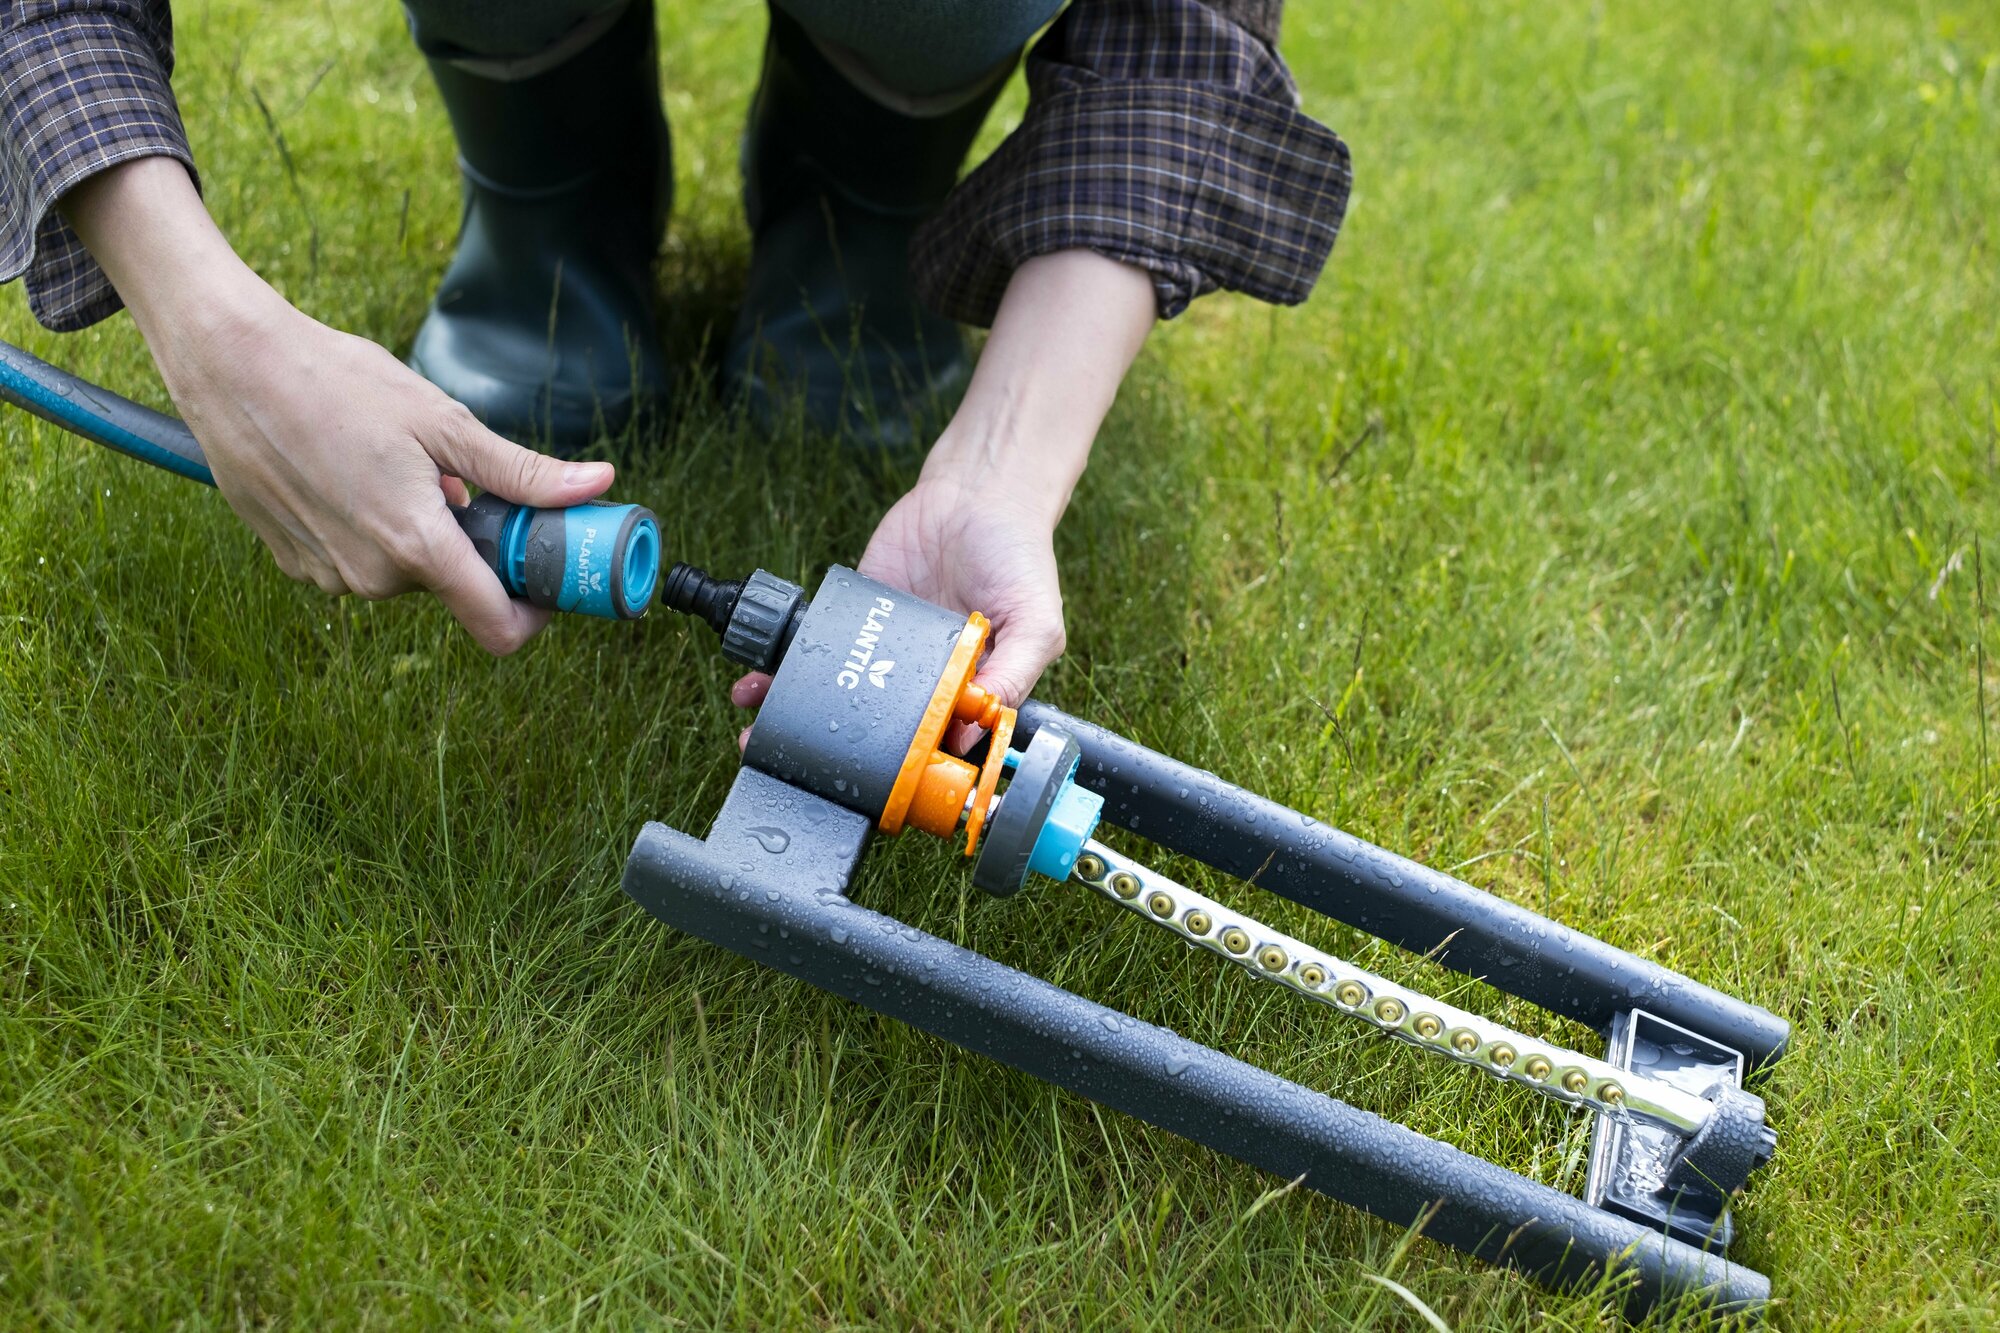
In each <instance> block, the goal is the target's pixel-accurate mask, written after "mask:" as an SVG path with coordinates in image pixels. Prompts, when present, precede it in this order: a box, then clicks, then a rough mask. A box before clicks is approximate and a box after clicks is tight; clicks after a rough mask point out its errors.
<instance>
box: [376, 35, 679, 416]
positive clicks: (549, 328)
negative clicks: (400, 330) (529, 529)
mask: <svg viewBox="0 0 2000 1333" xmlns="http://www.w3.org/2000/svg"><path fill="white" fill-rule="evenodd" d="M654 48H655V42H654V34H653V5H652V0H633V3H632V4H631V5H629V6H628V7H627V8H626V10H625V12H624V13H623V14H622V15H620V16H619V18H618V20H617V21H616V22H615V23H614V24H612V26H611V27H610V28H609V29H607V30H606V31H605V32H604V33H603V34H602V35H601V36H599V37H598V38H597V39H596V40H595V41H593V42H591V43H590V45H588V46H586V47H585V48H583V49H582V50H581V51H579V52H577V53H576V54H575V55H573V56H571V57H570V58H569V59H567V60H564V61H563V62H562V63H561V64H559V65H556V66H554V67H553V68H550V69H547V70H543V71H541V72H539V73H536V74H533V75H531V76H529V77H527V78H522V79H495V78H486V77H482V76H481V75H479V74H475V73H472V72H470V71H468V70H467V69H466V68H465V67H464V66H463V65H461V64H458V63H454V62H450V61H442V60H433V61H431V62H430V64H431V74H432V76H433V77H434V78H436V80H437V85H438V91H439V92H440V93H442V94H443V95H444V105H445V110H446V111H447V112H448V113H449V115H450V116H451V125H452V131H453V133H454V134H455V135H456V136H457V139H458V151H459V164H460V167H461V169H462V170H463V172H464V177H465V216H464V222H463V225H462V227H461V229H460V231H459V237H458V253H457V254H456V255H455V256H453V258H452V262H451V267H450V268H449V269H447V270H446V271H445V275H444V281H443V282H442V283H441V284H440V285H439V288H438V293H437V300H436V301H435V303H434V304H433V305H432V307H431V312H430V314H429V315H428V316H427V317H426V318H425V320H424V323H423V327H422V328H420V329H419V330H418V331H417V339H416V344H415V346H414V347H413V348H412V349H411V352H410V365H411V367H412V368H414V369H415V370H416V371H417V373H419V374H421V375H422V376H423V377H424V378H425V379H428V380H429V381H431V383H433V384H435V385H437V386H438V387H439V388H440V389H443V390H444V391H445V392H446V393H448V394H450V395H451V396H452V397H454V398H456V399H458V400H459V401H460V402H462V403H464V404H465V405H466V406H467V407H469V408H471V409H472V411H473V413H474V414H475V415H476V416H478V417H479V418H480V420H482V421H484V422H485V423H486V424H487V425H488V426H490V427H492V428H493V429H494V430H495V431H497V432H499V433H500V434H502V435H505V436H508V437H509V438H512V439H515V440H519V441H523V442H529V443H535V444H540V445H544V446H546V447H547V448H549V449H551V450H552V451H554V452H556V453H559V454H568V453H574V452H576V451H577V450H579V449H582V448H583V447H584V446H585V445H586V444H588V443H590V441H591V440H592V439H594V438H596V437H597V436H598V435H600V434H601V433H610V434H616V433H618V432H620V431H623V430H624V429H625V428H626V427H627V426H629V425H630V424H631V423H632V421H633V420H634V419H635V417H638V416H639V415H641V414H642V413H644V412H646V411H648V410H650V409H653V408H656V407H660V406H663V405H664V403H665V400H666V396H667V393H668V390H669V385H670V377H669V375H668V373H667V365H666V358H665V356H664V354H663V353H662V352H661V349H660V341H659V333H658V330H657V328H656V326H655V323H654V318H653V275H652V264H653V257H654V255H655V254H657V253H658V251H659V247H660V239H661V236H662V235H663V234H664V232H665V229H666V219H667V211H668V207H669V205H670V204H671V202H672V196H673V169H672V158H671V146H670V142H669V139H668V136H667V121H666V115H665V113H664V111H663V110H662V109H661V106H660V83H659V61H658V58H657V53H656V51H655V49H654Z"/></svg>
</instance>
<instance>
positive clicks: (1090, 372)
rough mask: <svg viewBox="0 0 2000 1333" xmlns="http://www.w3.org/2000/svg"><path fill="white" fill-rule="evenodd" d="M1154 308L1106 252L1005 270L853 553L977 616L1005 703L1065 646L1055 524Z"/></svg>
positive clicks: (1149, 289)
mask: <svg viewBox="0 0 2000 1333" xmlns="http://www.w3.org/2000/svg"><path fill="white" fill-rule="evenodd" d="M1153 316H1154V295H1153V284H1152V279H1151V278H1150V277H1149V276H1148V275H1147V274H1146V273H1145V272H1143V271H1142V270H1140V269H1137V268H1132V267H1129V266H1128V265H1125V264H1121V263H1119V262H1118V261H1116V260H1113V259H1107V258H1105V257H1104V256H1103V255H1099V254H1093V253H1091V252H1090V251H1087V250H1065V251H1059V252H1057V253H1055V254H1047V255H1040V256H1037V257H1036V258H1033V259H1030V260H1028V261H1027V262H1026V263H1024V264H1022V265H1021V266H1020V267H1019V268H1018V269H1016V270H1014V276H1013V277H1012V278H1010V279H1009V280H1008V283H1007V292H1006V295H1005V296H1004V297H1003V298H1002V299H1001V302H1000V311H999V314H998V315H997V316H995V318H994V321H993V333H992V336H991V337H989V338H988V339H987V340H986V347H985V349H984V350H983V351H982V352H981V354H980V357H979V365H978V367H977V368H976V369H975V370H974V371H973V375H972V383H971V385H970V386H969V387H968V388H967V389H966V392H965V401H964V402H963V403H962V404H960V406H959V409H958V413H957V415H956V416H954V417H953V418H952V421H951V424H950V425H949V426H947V427H946V428H945V431H944V433H943V434H942V435H940V436H939V437H938V440H937V443H936V444H935V445H934V446H932V448H931V452H930V456H929V457H928V458H927V459H925V460H924V470H923V474H922V476H921V477H919V478H918V480H917V484H916V486H915V487H913V488H912V489H911V491H910V493H909V494H908V495H905V496H904V497H903V498H902V499H901V500H898V501H897V502H896V503H895V505H894V506H893V507H892V508H891V509H890V510H889V512H888V513H887V514H885V515H884V516H883V518H882V522H881V524H880V525H879V526H877V527H876V529H875V535H874V537H873V538H872V539H870V541H869V543H868V550H867V553H866V554H864V555H863V556H862V557H861V563H860V565H859V566H858V568H859V569H860V571H861V572H862V573H863V574H866V575H868V576H869V577H870V578H876V579H880V580H881V581H882V582H884V583H887V584H889V585H890V586H892V587H897V588H902V589H903V590H905V591H907V592H912V593H915V594H916V595H917V596H919V597H922V598H924V599H925V600H926V601H931V602H936V603H937V604H938V605H940V606H945V607H949V608H950V609H951V610H954V611H964V612H967V613H970V612H973V611H979V612H982V613H984V614H985V616H986V617H987V618H988V619H989V620H991V621H992V622H993V635H992V639H991V652H990V655H989V656H988V657H987V659H986V661H985V662H984V664H983V665H982V666H981V667H980V670H979V673H978V675H977V677H976V679H977V680H978V682H979V683H980V684H981V685H983V686H985V687H986V688H987V689H989V690H992V691H993V692H994V693H996V694H998V695H999V696H1000V697H1001V698H1002V699H1004V700H1005V701H1006V702H1007V703H1008V704H1009V705H1010V706H1014V707H1018V706H1019V705H1020V704H1021V702H1022V701H1023V700H1025V699H1026V698H1027V697H1028V692H1029V691H1030V690H1032V689H1034V688H1035V682H1036V681H1038V680H1040V679H1041V675H1042V672H1043V671H1044V670H1046V669H1047V668H1048V665H1049V663H1051V662H1053V661H1055V659H1056V658H1058V657H1060V656H1061V655H1062V651H1063V646H1064V641H1065V640H1064V631H1063V602H1062V586H1061V584H1060V583H1059V582H1058V580H1057V576H1056V553H1055V543H1054V540H1053V538H1054V535H1055V530H1056V524H1057V522H1059V521H1060V520H1061V518H1062V515H1063V510H1064V509H1066V508H1068V507H1069V497H1070V493H1071V492H1072V491H1073V490H1075V489H1076V483H1077V479H1078V478H1079V477H1081V476H1082V475H1083V467H1084V464H1085V463H1086V462H1087V461H1088V460H1089V458H1090V446H1091V443H1092V442H1093V441H1094V440H1095V439H1096V436H1097V428H1098V426H1099V425H1100V424H1102V423H1103V421H1104V414H1105V413H1106V412H1108V411H1109V410H1110V409H1111V402H1112V399H1113V398H1115V397H1116V396H1117V393H1118V385H1119V382H1120V381H1121V380H1122V379H1123V378H1124V375H1125V371H1126V370H1127V368H1129V367H1130V366H1131V364H1132V358H1133V357H1135V356H1137V355H1138V352H1139V347H1140V345H1141V344H1142V343H1144V342H1145V340H1146V333H1147V331H1148V330H1149V329H1151V328H1152V326H1153ZM770 685H771V679H770V677H769V676H765V675H761V674H758V673H752V674H750V675H748V676H745V677H743V678H742V679H741V680H738V681H737V682H736V687H735V688H734V689H733V690H731V691H730V698H731V700H732V701H734V702H735V703H736V704H737V705H738V706H739V707H743V708H755V707H757V706H758V705H759V704H761V703H763V701H764V694H765V691H766V690H768V689H769V688H770ZM749 734H750V733H749V730H748V729H747V728H746V729H745V730H744V732H743V736H744V737H746V738H747V737H748V736H749ZM959 739H960V740H963V739H964V734H963V732H961V734H960V737H959Z"/></svg>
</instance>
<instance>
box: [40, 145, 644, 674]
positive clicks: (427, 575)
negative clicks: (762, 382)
mask: <svg viewBox="0 0 2000 1333" xmlns="http://www.w3.org/2000/svg"><path fill="white" fill-rule="evenodd" d="M62 208H63V212H64V215H65V216H66V217H67V218H68V219H69V220H70V222H71V224H72V225H73V226H75V227H76V229H77V231H78V233H79V234H80V235H81V236H82V237H83V240H84V243H85V244H86V245H87V246H88V247H89V249H90V251H91V253H92V254H93V255H94V256H95V257H96V258H97V260H98V262H99V263H101V264H102V265H103V266H104V268H105V271H106V272H107V273H108V274H109V275H110V277H111V280H112V283H113V285H115V286H116V287H117V288H118V292H119V294H120V295H121V296H123V297H124V298H125V301H126V303H127V305H128V306H129V308H130V309H131V311H132V317H133V319H134V320H135V321H136V322H137V323H138V325H139V331H140V332H141V333H142V334H144V335H145V338H146V344H147V346H148V347H149V348H150V349H151V350H152V353H153V359H154V361H155V362H156V363H157V364H158V366H159V368H160V374H161V376H162V378H164V379H165V381H166V384H167V390H168V392H169V393H170V394H172V395H173V399H174V403H175V405H176V406H177V407H178V408H179V409H180V411H181V414H182V416H183V417H184V418H186V420H187V423H188V426H189V427H190V428H191V429H192V430H193V431H194V434H195V438H196V439H197V440H199V441H201V446H202V452H203V453H204V454H205V455H206V456H207V458H208V463H209V467H210V469H211V470H212V471H213V472H214V473H215V480H216V485H217V486H218V487H219V488H220V489H221V491H222V493H223V495H224V496H225V497H227V499H228V501H229V503H230V506H231V507H232V508H233V509H235V511H236V513H237V514H238V515H239V516H240V517H241V518H242V519H243V521H244V522H245V523H247V524H249V526H250V527H251V528H252V529H253V530H254V531H255V532H256V533H257V535H258V536H259V537H260V538H262V539H263V541H264V544H265V545H266V546H268V547H269V548H270V551H271V554H272V556H273V557H274V558H275V559H276V561H277V563H278V566H279V568H280V569H282V570H284V571H285V573H287V574H289V575H291V576H292V577H293V578H295V579H301V580H304V581H307V582H311V583H314V584H317V585H318V586H319V587H320V588H322V589H324V590H325V591H326V592H328V593H331V594H334V595H336V596H338V595H341V594H344V593H350V592H351V593H355V594H357V595H359V596H362V597H369V598H382V597H394V596H396V595H397V594H399V593H403V592H408V591H410V590H412V589H414V588H429V589H430V590H431V591H433V592H435V593H436V594H437V595H438V597H439V599H440V600H442V601H443V602H444V603H445V605H446V606H447V607H448V608H449V609H450V610H451V613H452V614H453V615H454V616H456V617H457V618H458V620H459V622H460V623H461V624H463V625H464V626H465V628H466V630H467V631H468V632H469V633H470V634H471V635H472V637H473V638H474V639H475V640H477V641H478V642H479V644H480V645H481V646H482V647H484V648H486V649H488V650H489V651H491V652H495V653H506V652H512V651H513V650H514V649H516V648H519V647H520V646H521V645H522V644H524V643H526V642H527V641H528V639H529V638H531V637H533V635H534V634H535V632H536V631H537V630H539V629H541V627H542V626H543V625H545V624H546V623H547V622H548V612H546V611H542V610H539V609H537V608H535V607H531V606H529V605H528V604H527V603H525V602H518V601H515V600H514V599H512V598H510V597H509V596H508V595H507V592H506V590H505V589H504V588H503V587H502V586H501V584H500V581H499V580H498V579H497V578H495V577H494V576H493V572H492V571H491V570H490V569H488V568H487V567H486V565H485V563H484V562H482V561H481V560H480V559H479V556H478V554H477V553H476V552H475V551H474V550H473V547H472V543H471V541H470V540H469V539H467V538H466V536H465V534H464V533H463V532H462V531H460V529H459V527H458V524H457V522H456V521H454V519H453V518H452V516H451V512H450V510H449V509H448V508H447V507H446V505H447V501H449V502H451V503H456V504H463V503H464V502H465V500H466V494H467V493H466V488H465V484H464V483H465V482H466V481H470V482H472V483H473V484H475V485H477V486H479V487H481V488H482V489H485V490H489V491H493V492H495V493H496V494H498V495H500V496H502V497H503V498H505V499H508V500H512V501H515V502H516V503H519V504H530V505H535V506H537V507H547V508H559V507H562V506H567V505H572V504H578V503H581V502H582V501H584V500H588V499H591V498H593V497H595V496H597V495H599V494H602V493H603V491H604V490H605V489H606V488H607V487H609V486H610V485H611V480H612V470H611V466H610V465H609V464H608V463H568V464H566V463H562V462H559V461H557V460H555V459H552V458H548V457H545V456H543V455H541V454H537V453H534V452H532V451H530V450H527V449H523V448H521V447H520V446H519V445H515V444H511V443H509V442H508V441H506V440H503V439H501V438H500V437H499V436H497V435H495V434H493V433H492V432H491V431H489V430H487V429H486V428H485V427H483V426H481V425H480V424H479V423H478V422H477V421H475V420H474V419H473V417H472V414H471V413H470V412H468V411H467V410H466V409H465V408H464V407H463V406H461V405H460V404H458V403H456V402H454V401H452V400H451V399H450V398H448V397H446V396H445V394H444V393H442V392H441V391H440V390H438V389H437V388H435V387H433V386H432V385H431V384H429V383H428V382H426V381H425V380H424V379H423V378H421V377H420V376H418V375H417V374H416V373H415V372H413V371H411V370H409V369H408V368H407V367H405V366H404V365H403V364H402V363H401V362H399V361H397V360H396V359H395V358H394V357H393V356H391V355H389V353H388V352H386V351H384V350H383V349H382V348H380V347H377V346H376V345H375V344H373V343H371V342H368V341H366V340H365V339H361V338H356V337H352V336H350V335H348V334H345V333H341V332H339V331H337V330H334V329H330V328H328V327H326V326H325V325H323V324H320V323H318V322H317V321H315V320H313V319H311V318H309V317H308V316H306V315H304V314H302V313H300V312H299V311H298V310H295V309H293V308H292V306H291V305H290V304H289V303H287V302H286V301H285V299H284V298H283V297H282V296H280V295H279V294H278V293H277V292H276V291H274V290H273V289H272V288H271V287H270V286H269V284H267V283H265V282H264V281H263V279H261V278H259V277H258V276H257V275H256V274H255V273H253V272H252V271H251V270H250V269H249V267H248V266H246V265H245V264H244V263H243V262H242V261H241V260H239V259H238V258H237V257H236V255H235V252H234V251H232V250H231V249H230V248H229V245H228V242H227V241H225V240H224V239H223V237H222V235H221V233H220V232H218V231H217V230H216V229H215V226H214V224H213V223H212V222H211V221H210V220H209V218H208V214H207V212H206V211H205V210H204V209H203V208H202V205H201V200H200V198H199V196H197V195H196V194H195V191H194V186H193V183H192V182H191V181H190V180H189V178H188V175H187V173H186V171H185V170H183V169H182V167H181V165H180V164H179V163H178V162H175V161H173V160H171V159H169V158H158V157H156V158H143V159H140V160H137V161H133V162H127V163H124V164H121V165H119V166H116V167H112V168H110V169H109V170H106V171H104V172H101V173H99V174H98V175H96V176H93V177H91V178H90V179H88V180H87V181H85V182H84V183H83V184H82V185H79V186H78V187H77V188H76V189H74V190H72V191H71V192H70V193H69V194H67V195H65V196H64V198H63V200H62Z"/></svg>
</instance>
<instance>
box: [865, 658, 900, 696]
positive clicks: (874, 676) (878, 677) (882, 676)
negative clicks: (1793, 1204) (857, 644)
mask: <svg viewBox="0 0 2000 1333" xmlns="http://www.w3.org/2000/svg"><path fill="white" fill-rule="evenodd" d="M895 669H896V663H895V662H894V660H893V659H888V658H885V659H883V660H882V661H880V662H874V663H871V664H870V665H869V667H868V683H869V684H870V685H873V686H874V687H875V688H876V689H878V690H886V689H888V688H889V679H888V678H889V673H890V672H891V671H894V670H895Z"/></svg>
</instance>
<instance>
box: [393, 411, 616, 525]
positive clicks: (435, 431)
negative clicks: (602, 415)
mask: <svg viewBox="0 0 2000 1333" xmlns="http://www.w3.org/2000/svg"><path fill="white" fill-rule="evenodd" d="M420 439H421V442H422V444H423V446H424V449H425V451H426V452H427V453H429V454H430V456H431V460H432V461H433V462H435V463H436V464H437V465H438V467H439V469H440V470H442V471H444V472H446V473H448V474H450V475H452V476H456V477H463V478H465V479H466V480H467V481H469V482H471V483H472V484H473V485H475V486H477V487H479V489H481V490H483V491H492V492H493V493H494V494H495V495H498V496H499V497H500V498H501V499H503V500H512V501H513V502H514V503H515V504H523V505H533V506H534V507H535V508H537V509H562V508H565V507H567V506H569V505H573V504H582V503H583V502H584V501H585V500H591V499H595V498H596V497H597V496H600V495H602V494H604V492H605V491H606V490H608V489H609V488H610V486H611V480H612V477H613V476H614V475H615V473H614V472H613V471H612V467H611V464H609V463H565V462H563V461H562V460H561V459H559V458H551V457H549V456H548V455H547V454H538V453H536V452H535V451H534V450H532V449H523V448H522V447H521V446H520V445H518V444H515V443H513V442H512V441H510V440H503V439H501V438H500V437H499V436H498V435H495V434H494V433H493V432H492V431H490V430H488V429H486V427H484V426H482V425H480V424H479V421H478V419H477V418H476V417H474V416H473V415H472V413H471V412H469V411H467V410H466V409H465V408H464V407H463V406H461V405H460V404H458V403H452V404H451V407H450V408H449V409H448V410H447V411H446V412H445V413H444V416H443V419H442V420H441V421H440V422H438V423H437V424H436V425H434V426H432V427H431V428H430V429H428V430H426V431H424V432H422V433H421V435H420Z"/></svg>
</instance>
